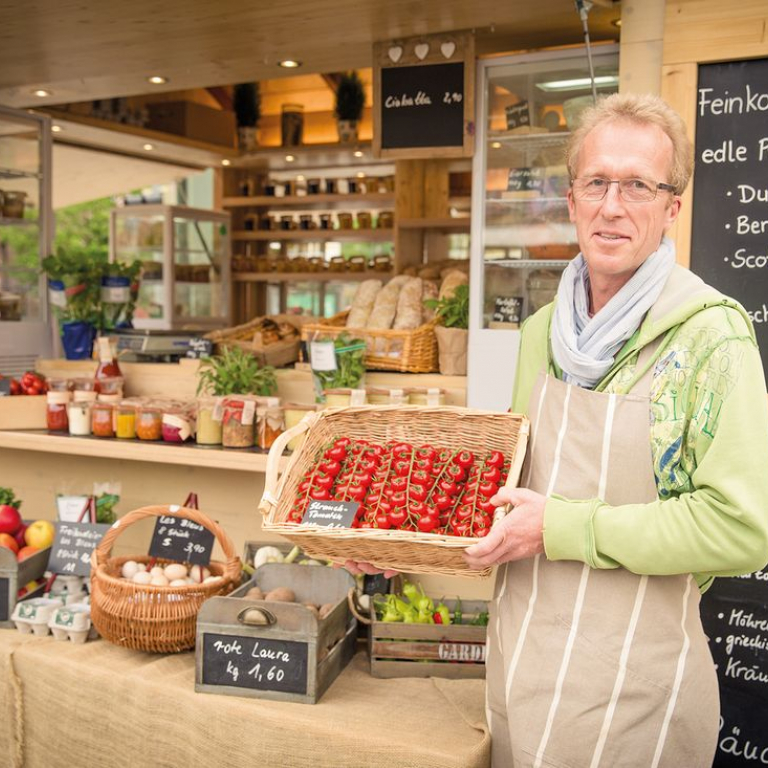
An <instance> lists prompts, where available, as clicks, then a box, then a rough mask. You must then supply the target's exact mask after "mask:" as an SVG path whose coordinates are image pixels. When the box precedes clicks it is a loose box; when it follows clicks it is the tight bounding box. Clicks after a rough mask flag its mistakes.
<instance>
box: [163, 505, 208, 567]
mask: <svg viewBox="0 0 768 768" xmlns="http://www.w3.org/2000/svg"><path fill="white" fill-rule="evenodd" d="M171 511H173V507H171ZM215 540H216V537H215V536H214V535H213V533H212V532H211V531H209V530H208V529H207V528H206V527H205V526H204V525H200V523H195V522H193V521H192V520H187V518H186V517H173V516H171V515H161V516H160V517H158V518H157V520H156V521H155V530H154V531H153V532H152V541H151V542H150V544H149V555H150V557H162V558H164V559H166V560H175V561H176V562H182V563H183V562H186V563H194V564H195V565H208V563H210V562H211V553H212V552H213V545H214V542H215Z"/></svg>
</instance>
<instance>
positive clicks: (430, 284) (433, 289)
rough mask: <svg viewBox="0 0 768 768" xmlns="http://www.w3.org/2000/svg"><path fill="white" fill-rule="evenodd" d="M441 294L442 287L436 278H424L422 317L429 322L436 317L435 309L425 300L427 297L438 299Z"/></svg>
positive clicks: (425, 321) (423, 320)
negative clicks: (427, 304) (428, 305)
mask: <svg viewBox="0 0 768 768" xmlns="http://www.w3.org/2000/svg"><path fill="white" fill-rule="evenodd" d="M439 294H440V287H439V285H438V283H437V281H436V280H423V281H422V286H421V319H422V322H424V323H428V322H429V321H430V320H434V318H435V310H434V309H429V308H428V307H427V306H426V305H425V304H424V302H425V301H426V300H427V299H436V298H437V297H438V296H439Z"/></svg>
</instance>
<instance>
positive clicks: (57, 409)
mask: <svg viewBox="0 0 768 768" xmlns="http://www.w3.org/2000/svg"><path fill="white" fill-rule="evenodd" d="M45 400H46V409H45V421H46V424H47V426H48V430H49V431H50V432H67V431H69V418H68V416H67V406H68V405H69V400H70V394H69V392H67V391H63V392H62V391H58V390H53V391H49V392H48V393H47V394H46V396H45Z"/></svg>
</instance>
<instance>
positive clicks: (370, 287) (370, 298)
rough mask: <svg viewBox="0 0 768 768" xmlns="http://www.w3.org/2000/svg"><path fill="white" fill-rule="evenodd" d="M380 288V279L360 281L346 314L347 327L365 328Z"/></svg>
mask: <svg viewBox="0 0 768 768" xmlns="http://www.w3.org/2000/svg"><path fill="white" fill-rule="evenodd" d="M380 290H381V280H363V282H362V283H360V287H359V288H358V289H357V293H356V294H355V298H354V299H352V308H351V309H350V310H349V315H347V327H348V328H365V326H366V324H367V323H368V317H369V316H370V314H371V310H372V309H373V304H374V302H375V301H376V296H377V294H378V293H379V291H380Z"/></svg>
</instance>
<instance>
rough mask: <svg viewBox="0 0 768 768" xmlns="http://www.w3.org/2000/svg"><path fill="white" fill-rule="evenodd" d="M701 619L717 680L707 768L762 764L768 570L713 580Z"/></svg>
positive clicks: (767, 689) (767, 705)
mask: <svg viewBox="0 0 768 768" xmlns="http://www.w3.org/2000/svg"><path fill="white" fill-rule="evenodd" d="M701 620H702V623H703V625H704V631H705V632H706V634H707V637H708V638H709V646H710V650H711V651H712V656H713V658H714V660H715V665H716V667H717V676H718V679H719V682H720V718H721V726H720V733H719V736H718V747H717V752H716V754H715V761H714V763H713V766H714V768H731V767H732V766H747V765H768V732H767V731H766V723H768V570H764V571H757V572H756V573H751V574H748V575H747V576H740V577H737V578H727V579H726V578H720V579H716V580H715V583H714V584H713V586H712V587H711V588H710V589H709V590H708V591H707V592H705V593H704V594H703V595H702V598H701Z"/></svg>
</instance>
